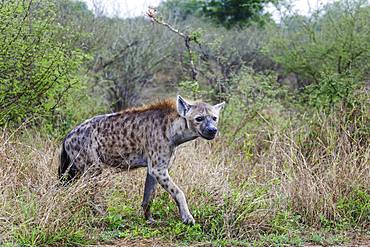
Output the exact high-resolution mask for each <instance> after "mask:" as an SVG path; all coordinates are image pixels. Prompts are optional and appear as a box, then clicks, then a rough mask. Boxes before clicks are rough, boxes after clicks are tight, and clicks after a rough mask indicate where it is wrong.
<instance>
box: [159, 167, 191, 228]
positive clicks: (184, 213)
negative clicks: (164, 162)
mask: <svg viewBox="0 0 370 247" xmlns="http://www.w3.org/2000/svg"><path fill="white" fill-rule="evenodd" d="M152 174H153V175H154V176H155V178H156V179H157V181H158V182H159V184H160V185H161V186H162V187H163V188H164V189H165V190H166V191H167V192H168V193H170V195H171V196H172V198H173V199H174V200H175V202H176V204H177V206H178V208H179V212H180V216H181V219H182V221H183V222H184V223H185V224H194V223H195V220H194V218H193V216H192V215H191V214H190V211H189V208H188V204H187V203H186V198H185V195H184V192H182V190H181V189H180V188H179V187H178V186H177V185H176V184H175V183H174V182H173V181H172V178H171V177H170V175H169V174H168V169H167V167H155V168H153V170H152Z"/></svg>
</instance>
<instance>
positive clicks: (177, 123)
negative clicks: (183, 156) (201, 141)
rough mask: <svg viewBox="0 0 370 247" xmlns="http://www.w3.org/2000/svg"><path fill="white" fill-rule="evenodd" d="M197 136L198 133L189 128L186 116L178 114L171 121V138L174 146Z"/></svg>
mask: <svg viewBox="0 0 370 247" xmlns="http://www.w3.org/2000/svg"><path fill="white" fill-rule="evenodd" d="M197 137H198V135H197V134H196V133H194V131H192V130H190V129H189V126H188V124H187V122H186V120H185V119H184V118H182V117H180V116H176V118H174V119H173V120H172V121H171V123H170V127H169V138H170V140H171V143H172V144H173V145H174V146H178V145H180V144H183V143H185V142H188V141H191V140H194V139H196V138H197Z"/></svg>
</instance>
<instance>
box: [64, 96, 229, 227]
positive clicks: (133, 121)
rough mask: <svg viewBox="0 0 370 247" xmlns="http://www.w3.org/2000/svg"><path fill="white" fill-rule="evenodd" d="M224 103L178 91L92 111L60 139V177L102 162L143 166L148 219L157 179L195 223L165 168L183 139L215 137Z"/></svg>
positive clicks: (188, 220)
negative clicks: (188, 97) (174, 95)
mask: <svg viewBox="0 0 370 247" xmlns="http://www.w3.org/2000/svg"><path fill="white" fill-rule="evenodd" d="M223 106H224V102H223V103H220V104H217V105H214V106H212V105H209V104H207V103H203V102H198V103H189V102H187V101H186V100H184V99H183V98H182V97H181V96H178V97H177V100H176V101H175V100H164V101H161V102H157V103H154V104H150V105H147V106H143V107H139V108H132V109H128V110H125V111H122V112H118V113H113V114H107V115H101V116H96V117H94V118H92V119H89V120H87V121H85V122H84V123H82V124H80V125H79V126H77V127H76V128H75V129H73V130H72V131H71V132H70V133H69V134H68V135H67V136H66V137H65V139H64V142H63V146H62V152H61V164H60V167H59V177H60V179H61V180H62V181H70V180H73V179H74V178H76V177H78V176H80V175H81V174H82V173H84V172H91V173H93V174H99V173H100V172H101V169H102V168H103V166H114V167H119V168H123V169H134V168H138V167H147V175H146V181H145V188H144V198H143V202H142V207H143V209H144V215H145V218H146V219H147V220H149V221H152V220H153V219H152V216H151V213H150V202H151V199H152V196H153V193H154V191H155V189H156V185H157V183H159V184H160V185H161V186H162V187H163V188H164V189H165V190H166V191H167V192H168V193H170V194H171V196H172V197H173V199H174V200H175V201H176V203H177V205H178V208H179V212H180V215H181V218H182V220H183V222H184V223H186V224H194V223H195V221H194V218H193V216H192V215H191V214H190V211H189V209H188V205H187V202H186V199H185V195H184V193H183V192H182V191H181V189H180V188H179V187H178V186H177V185H176V184H175V183H174V182H173V180H172V179H171V177H170V176H169V173H168V168H169V162H170V160H171V156H172V155H173V152H174V149H175V148H176V147H177V146H178V145H180V144H182V143H184V142H187V141H190V140H194V139H196V138H198V137H202V138H204V139H207V140H212V139H214V138H215V136H216V133H217V122H218V117H219V113H220V110H221V108H222V107H223Z"/></svg>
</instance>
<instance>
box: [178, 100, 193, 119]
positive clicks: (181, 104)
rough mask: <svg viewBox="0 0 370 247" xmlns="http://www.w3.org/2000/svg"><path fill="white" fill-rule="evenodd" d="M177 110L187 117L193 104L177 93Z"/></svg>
mask: <svg viewBox="0 0 370 247" xmlns="http://www.w3.org/2000/svg"><path fill="white" fill-rule="evenodd" d="M176 106H177V112H178V113H179V114H180V116H181V117H185V115H186V113H187V112H188V111H189V109H190V107H191V105H190V104H189V103H188V102H186V101H185V100H184V99H183V98H182V97H181V96H180V95H177V100H176Z"/></svg>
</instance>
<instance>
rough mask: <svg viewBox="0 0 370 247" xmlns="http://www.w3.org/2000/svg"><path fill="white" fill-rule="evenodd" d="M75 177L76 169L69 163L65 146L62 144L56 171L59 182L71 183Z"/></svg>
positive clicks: (69, 159)
mask: <svg viewBox="0 0 370 247" xmlns="http://www.w3.org/2000/svg"><path fill="white" fill-rule="evenodd" d="M76 176H77V167H76V165H75V164H74V163H73V162H72V161H71V158H70V157H69V155H68V154H67V151H66V149H65V144H64V142H63V146H62V151H61V153H60V164H59V169H58V177H59V180H60V181H61V182H63V183H68V182H71V181H72V180H73V179H74V178H75V177H76Z"/></svg>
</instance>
